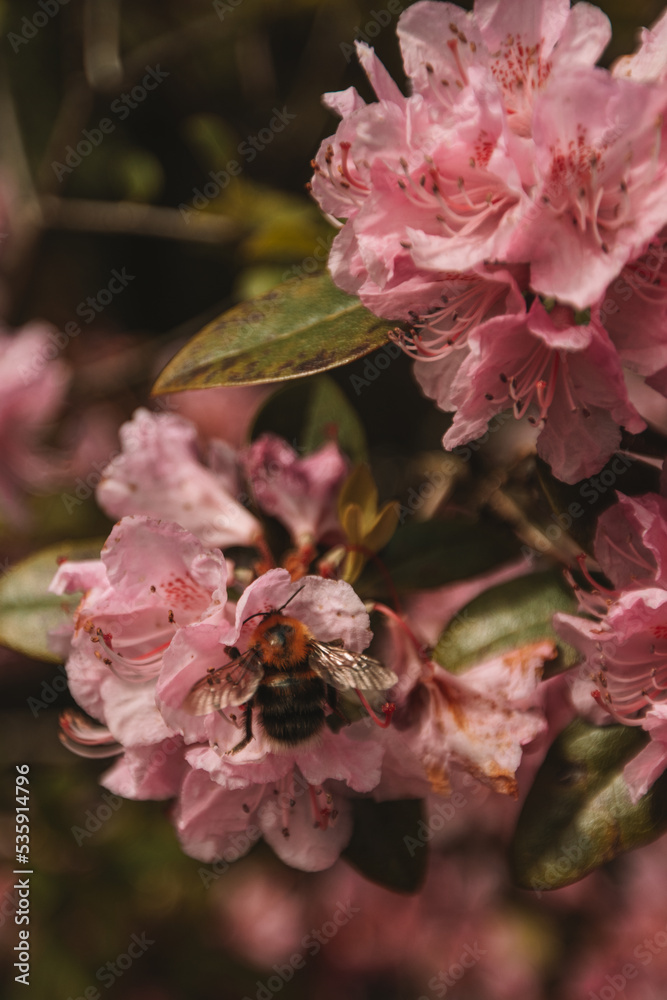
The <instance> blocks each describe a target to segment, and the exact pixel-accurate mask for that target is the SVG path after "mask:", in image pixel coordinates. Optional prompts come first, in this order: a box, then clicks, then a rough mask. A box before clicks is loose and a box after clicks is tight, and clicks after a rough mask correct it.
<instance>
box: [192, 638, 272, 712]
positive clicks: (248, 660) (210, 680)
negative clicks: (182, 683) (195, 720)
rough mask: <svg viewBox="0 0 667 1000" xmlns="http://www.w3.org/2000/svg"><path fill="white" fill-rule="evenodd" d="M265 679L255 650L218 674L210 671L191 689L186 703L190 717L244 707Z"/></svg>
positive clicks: (245, 654) (228, 665)
mask: <svg viewBox="0 0 667 1000" xmlns="http://www.w3.org/2000/svg"><path fill="white" fill-rule="evenodd" d="M263 676H264V667H263V665H262V660H261V657H260V656H259V654H258V653H257V651H256V650H254V649H252V648H251V649H247V650H246V651H245V653H242V654H241V656H239V657H237V658H236V659H235V660H230V662H229V663H226V664H225V665H224V666H222V667H218V668H217V670H210V671H209V672H208V673H207V674H205V675H204V677H202V678H201V680H198V681H197V683H196V684H194V685H193V686H192V688H191V689H190V692H189V694H188V696H187V698H186V699H185V701H184V702H183V708H184V709H185V711H186V712H189V713H190V715H208V713H209V712H215V711H216V710H217V709H221V708H229V707H231V706H232V705H244V704H245V703H246V702H247V701H250V699H251V698H252V696H253V695H254V693H255V691H256V690H257V687H258V685H259V682H260V681H261V679H262V677H263Z"/></svg>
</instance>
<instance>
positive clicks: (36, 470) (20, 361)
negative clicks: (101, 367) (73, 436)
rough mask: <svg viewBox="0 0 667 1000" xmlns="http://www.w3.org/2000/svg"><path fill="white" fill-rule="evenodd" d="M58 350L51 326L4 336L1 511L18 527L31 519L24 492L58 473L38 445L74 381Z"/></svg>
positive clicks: (0, 352) (0, 339) (0, 354)
mask: <svg viewBox="0 0 667 1000" xmlns="http://www.w3.org/2000/svg"><path fill="white" fill-rule="evenodd" d="M53 349H54V343H53V336H52V331H51V328H50V327H49V326H48V325H47V324H46V323H29V324H28V325H27V326H25V327H23V329H22V330H19V331H17V332H16V333H15V334H11V335H10V334H9V333H5V332H0V384H1V385H2V393H1V394H0V510H1V511H2V514H3V515H4V516H5V517H7V518H9V519H10V521H12V522H13V523H16V524H21V523H25V519H26V512H25V509H24V507H23V505H22V495H23V491H24V490H25V489H26V488H28V487H31V486H36V485H38V484H39V483H41V482H42V481H44V480H45V479H48V477H49V476H50V474H51V473H52V466H53V462H52V461H51V460H49V459H48V458H47V457H46V455H45V453H44V452H42V453H40V451H39V450H38V441H39V438H40V436H41V435H42V434H43V433H44V432H45V431H46V430H47V428H48V425H49V423H50V422H51V421H52V420H53V419H54V418H55V416H56V413H57V411H58V410H59V408H60V406H61V404H62V402H63V398H64V395H65V391H66V388H67V381H68V374H67V368H66V366H65V364H64V363H63V362H62V361H59V360H54V354H53ZM55 353H56V354H57V350H56V352H55Z"/></svg>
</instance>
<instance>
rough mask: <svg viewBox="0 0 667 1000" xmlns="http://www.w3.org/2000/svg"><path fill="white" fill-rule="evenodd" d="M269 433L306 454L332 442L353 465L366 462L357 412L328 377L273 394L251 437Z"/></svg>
mask: <svg viewBox="0 0 667 1000" xmlns="http://www.w3.org/2000/svg"><path fill="white" fill-rule="evenodd" d="M267 432H270V433H272V434H279V435H280V436H281V437H284V438H285V440H286V441H289V443H290V444H291V445H292V446H293V447H294V448H296V449H297V450H298V451H301V452H303V453H305V454H309V453H310V452H311V451H315V450H316V449H317V448H319V447H320V446H321V445H323V444H326V442H327V441H331V440H332V439H333V440H336V441H338V444H339V445H340V447H341V449H342V450H343V451H344V452H345V453H346V454H347V455H349V457H350V458H351V459H352V461H353V462H365V461H366V459H367V448H366V434H365V432H364V427H363V424H362V423H361V420H360V419H359V417H358V415H357V411H356V410H355V409H354V407H353V406H352V404H351V403H350V402H349V400H348V398H347V396H346V395H345V393H344V392H343V390H342V389H340V388H339V387H338V386H337V385H336V383H335V382H334V381H333V379H331V378H329V377H328V376H327V375H319V376H316V377H315V378H312V379H308V380H307V381H305V382H297V383H295V384H293V385H287V386H284V387H283V388H281V389H278V390H277V392H274V393H273V394H272V395H271V396H270V398H269V399H268V400H267V401H266V402H265V403H264V405H263V406H262V407H261V408H260V410H259V412H258V413H257V416H256V417H255V422H254V424H253V427H252V431H251V438H252V440H255V438H257V437H259V436H260V434H265V433H267Z"/></svg>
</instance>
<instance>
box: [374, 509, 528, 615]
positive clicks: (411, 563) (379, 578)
mask: <svg viewBox="0 0 667 1000" xmlns="http://www.w3.org/2000/svg"><path fill="white" fill-rule="evenodd" d="M518 554H519V548H518V544H517V542H516V540H515V539H514V538H513V537H512V536H511V535H509V534H506V533H505V532H502V531H498V530H497V529H496V528H494V527H493V526H491V525H488V524H485V523H484V522H483V521H475V522H473V521H470V520H468V519H466V518H460V517H459V518H452V519H450V520H447V521H408V522H406V523H405V524H403V525H401V526H400V527H399V528H398V529H397V531H396V533H395V535H394V537H393V538H392V540H391V541H390V542H389V544H388V545H387V546H386V547H385V548H384V549H383V550H382V552H381V553H380V558H381V559H382V562H383V563H384V565H385V567H386V569H387V570H388V572H389V574H390V576H391V579H392V581H393V583H394V586H395V587H396V589H397V590H399V591H405V590H428V589H430V588H433V587H442V586H444V585H445V584H446V583H454V582H455V581H456V580H464V579H467V578H468V577H471V576H477V574H478V573H485V572H487V571H488V570H491V569H493V568H494V567H495V566H498V565H500V563H503V562H506V561H507V560H508V559H513V558H515V557H516V556H517V555H518ZM357 589H361V590H363V593H364V595H373V596H376V597H377V596H379V594H380V593H382V594H384V593H386V579H385V576H384V575H383V574H382V573H380V572H379V570H378V569H377V568H375V567H373V566H372V565H369V567H368V568H367V570H366V571H365V572H364V574H363V576H362V577H361V578H360V580H359V585H358V587H357Z"/></svg>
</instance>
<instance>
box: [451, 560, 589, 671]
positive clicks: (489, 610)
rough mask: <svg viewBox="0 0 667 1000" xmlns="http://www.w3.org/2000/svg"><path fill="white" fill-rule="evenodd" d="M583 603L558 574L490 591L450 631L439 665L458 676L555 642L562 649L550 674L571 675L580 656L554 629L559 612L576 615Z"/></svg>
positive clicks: (531, 576)
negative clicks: (502, 657)
mask: <svg viewBox="0 0 667 1000" xmlns="http://www.w3.org/2000/svg"><path fill="white" fill-rule="evenodd" d="M576 609H577V602H576V601H575V599H574V596H573V594H572V591H571V589H570V588H569V587H568V586H567V584H566V583H565V581H564V580H563V577H562V574H561V573H560V572H559V571H558V570H548V571H547V572H545V573H531V574H529V575H528V576H522V577H519V578H518V579H516V580H509V581H508V582H507V583H501V584H499V585H498V586H496V587H491V588H490V589H489V590H486V591H484V593H482V594H480V595H479V597H476V598H475V599H474V600H473V601H471V602H470V603H469V604H467V605H466V606H465V607H464V608H462V609H461V610H460V611H459V613H458V614H457V615H456V617H455V618H453V619H452V621H451V622H450V623H449V625H448V626H447V628H446V629H445V630H444V632H443V633H442V635H441V636H440V639H439V640H438V644H437V646H436V647H435V649H434V651H433V659H434V660H436V661H437V662H438V663H440V664H441V665H442V666H443V667H446V668H447V670H451V671H453V672H455V673H457V672H458V671H459V670H464V669H465V668H466V667H469V666H472V664H474V663H481V662H482V661H483V660H486V659H489V657H491V656H497V655H499V654H501V653H504V652H506V651H507V650H510V649H519V648H520V647H521V646H525V645H527V644H528V643H531V642H539V641H540V640H542V639H551V640H552V641H554V642H555V643H556V644H557V646H558V649H559V656H558V659H557V660H555V661H551V662H550V663H549V669H548V674H549V676H553V674H555V673H558V672H560V671H561V670H567V669H568V668H569V667H571V666H574V664H575V663H577V662H578V659H579V654H578V653H577V651H576V650H575V649H574V648H573V647H572V646H569V645H568V644H567V643H565V642H563V641H562V640H561V639H560V638H559V637H558V636H557V634H556V632H555V631H554V628H553V625H552V624H551V619H552V616H553V615H554V614H555V613H556V612H557V611H564V612H567V613H574V612H575V611H576Z"/></svg>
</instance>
